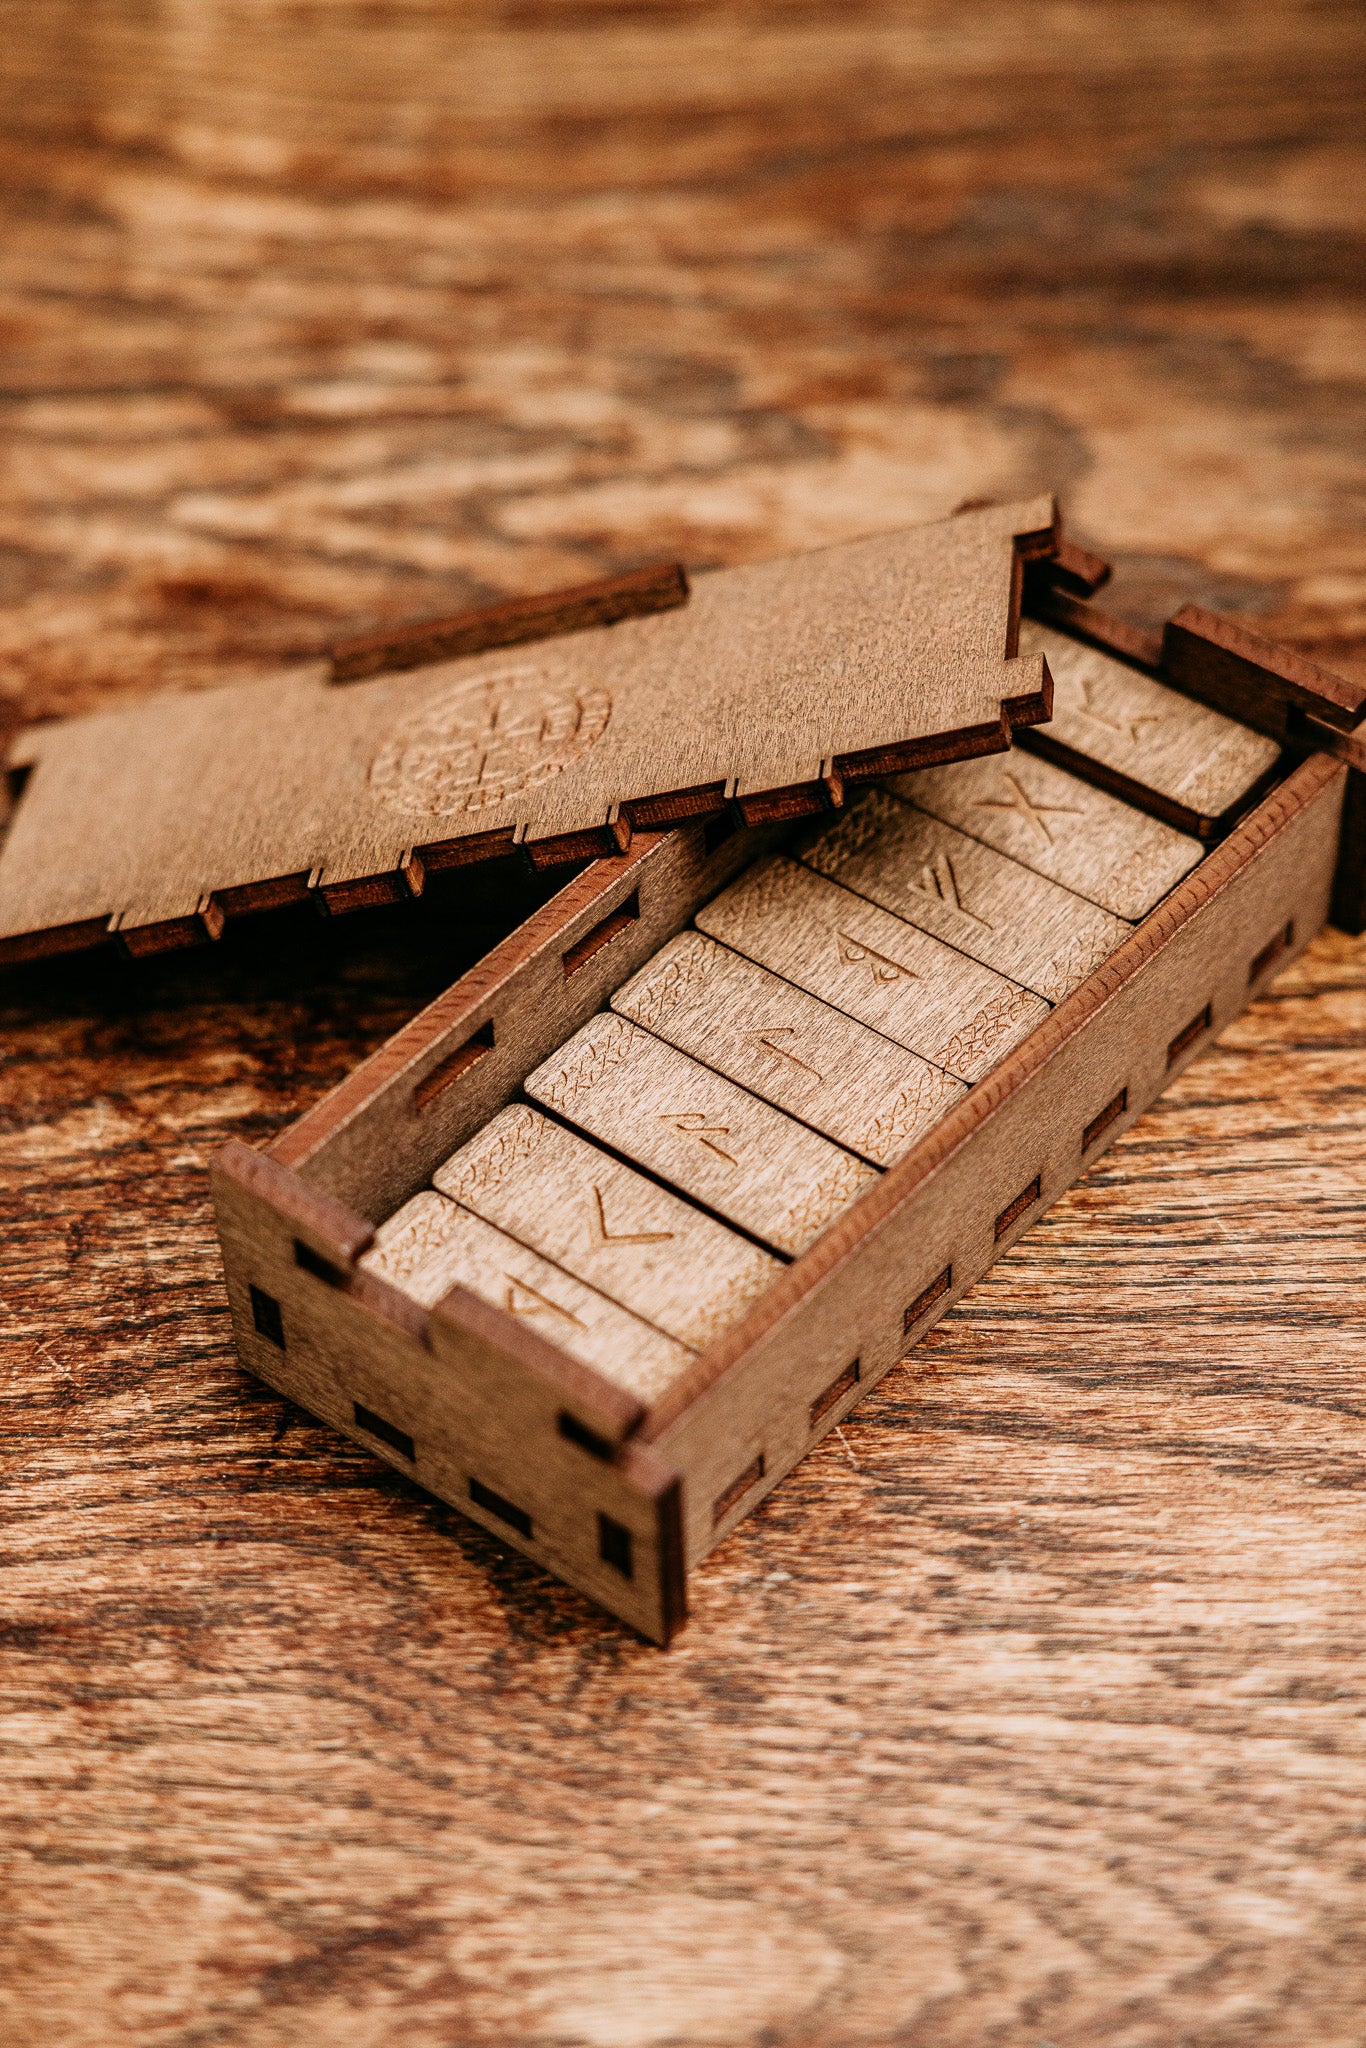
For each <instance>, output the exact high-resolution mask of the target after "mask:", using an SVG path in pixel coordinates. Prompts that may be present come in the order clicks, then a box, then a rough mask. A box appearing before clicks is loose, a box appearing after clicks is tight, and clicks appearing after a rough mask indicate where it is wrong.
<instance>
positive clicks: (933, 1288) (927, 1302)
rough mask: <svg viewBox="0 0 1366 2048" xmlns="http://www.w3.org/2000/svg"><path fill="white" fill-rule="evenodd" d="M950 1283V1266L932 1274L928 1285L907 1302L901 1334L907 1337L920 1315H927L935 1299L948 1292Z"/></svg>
mask: <svg viewBox="0 0 1366 2048" xmlns="http://www.w3.org/2000/svg"><path fill="white" fill-rule="evenodd" d="M952 1284H954V1270H952V1266H946V1268H944V1272H942V1274H936V1276H934V1280H932V1282H930V1286H926V1288H922V1290H920V1294H917V1296H915V1300H911V1303H907V1307H905V1315H903V1317H901V1335H903V1337H909V1333H911V1331H913V1329H915V1323H920V1319H922V1315H928V1313H930V1309H934V1305H936V1300H942V1298H944V1294H948V1290H950V1286H952Z"/></svg>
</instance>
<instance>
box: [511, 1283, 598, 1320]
mask: <svg viewBox="0 0 1366 2048" xmlns="http://www.w3.org/2000/svg"><path fill="white" fill-rule="evenodd" d="M503 1278H504V1279H505V1280H506V1281H507V1294H506V1295H505V1297H504V1299H503V1307H504V1308H505V1309H506V1310H507V1312H508V1314H509V1315H510V1316H536V1315H539V1314H540V1313H541V1311H542V1310H543V1309H549V1310H550V1312H551V1314H552V1315H557V1316H563V1317H564V1318H565V1320H566V1322H570V1323H573V1324H574V1326H575V1328H576V1329H579V1330H581V1329H582V1328H583V1321H582V1319H581V1318H580V1317H579V1316H576V1315H575V1313H574V1311H573V1309H571V1308H562V1307H561V1306H560V1304H559V1302H558V1301H552V1300H551V1299H550V1296H549V1295H548V1294H540V1293H538V1292H537V1290H536V1289H535V1288H534V1287H533V1286H532V1285H531V1282H530V1281H529V1280H519V1279H518V1278H517V1275H516V1274H515V1273H504V1275H503ZM523 1295H525V1296H527V1297H528V1298H527V1299H526V1300H525V1301H523V1300H521V1299H520V1298H519V1297H521V1296H523Z"/></svg>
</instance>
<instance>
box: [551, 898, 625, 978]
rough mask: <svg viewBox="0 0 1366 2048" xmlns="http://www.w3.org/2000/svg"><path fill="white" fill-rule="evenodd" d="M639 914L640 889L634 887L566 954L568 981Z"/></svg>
mask: <svg viewBox="0 0 1366 2048" xmlns="http://www.w3.org/2000/svg"><path fill="white" fill-rule="evenodd" d="M639 916H640V891H639V890H638V889H633V890H632V892H631V894H630V895H629V896H628V897H627V898H626V901H625V902H624V903H621V904H618V906H617V908H616V909H615V910H613V911H609V913H608V914H607V916H606V917H604V918H603V919H602V921H601V923H599V924H595V925H594V927H593V929H592V931H591V932H585V933H584V935H583V937H582V938H581V939H576V940H575V941H574V944H573V945H572V946H571V947H570V948H569V950H568V951H567V952H566V953H565V954H564V956H563V958H564V978H565V980H566V981H568V979H569V977H570V975H571V974H577V973H578V971H579V969H580V968H581V967H586V966H587V965H588V962H589V961H590V960H591V959H592V957H593V955H594V954H595V953H600V952H601V951H602V949H603V947H604V946H610V945H611V943H612V941H613V939H614V938H615V937H616V936H617V933H618V932H624V931H625V930H626V929H627V927H628V926H630V925H633V924H634V923H635V922H636V919H637V918H638V917H639Z"/></svg>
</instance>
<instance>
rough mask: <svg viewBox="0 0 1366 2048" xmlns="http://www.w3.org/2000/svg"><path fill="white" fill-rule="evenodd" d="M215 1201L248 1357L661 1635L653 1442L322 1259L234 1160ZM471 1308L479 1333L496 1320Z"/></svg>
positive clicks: (674, 1495)
mask: <svg viewBox="0 0 1366 2048" xmlns="http://www.w3.org/2000/svg"><path fill="white" fill-rule="evenodd" d="M305 1192H306V1191H305ZM214 1200H215V1208H216V1211H217V1220H218V1230H219V1236H220V1239H221V1241H222V1247H223V1264H224V1269H225V1273H226V1277H227V1286H228V1300H229V1305H230V1308H231V1312H232V1325H233V1335H234V1338H235V1341H236V1345H237V1351H238V1355H239V1357H240V1358H241V1360H242V1363H243V1365H244V1366H245V1367H246V1368H247V1370H248V1371H249V1372H252V1373H255V1374H256V1375H257V1376H258V1377H259V1378H261V1379H264V1380H266V1381H267V1382H268V1383H269V1384H270V1385H271V1386H273V1387H275V1388H277V1389H278V1390H279V1392H281V1393H282V1394H286V1395H288V1396H289V1398H290V1399H291V1400H294V1401H297V1402H298V1403H299V1404H300V1406H302V1407H304V1408H306V1409H308V1410H309V1412H310V1413H311V1414H314V1415H316V1416H318V1417H319V1418H320V1419H321V1420H322V1421H324V1422H327V1423H330V1424H331V1425H332V1426H333V1427H334V1428H335V1429H339V1430H341V1431H342V1432H343V1433H344V1434H345V1435H347V1436H350V1437H352V1438H354V1439H355V1441H356V1442H358V1443H361V1444H363V1445H364V1446H365V1447H366V1449H367V1450H370V1451H372V1452H374V1453H375V1455H376V1456H378V1457H381V1458H383V1459H385V1460H386V1462H387V1463H389V1464H391V1465H393V1466H394V1467H395V1468H396V1469H397V1470H398V1471H400V1472H402V1473H404V1474H405V1475H406V1476H407V1477H408V1478H410V1479H412V1480H414V1481H415V1482H416V1483H417V1484H418V1485H420V1486H424V1487H426V1488H427V1489H428V1490H429V1491H430V1492H432V1493H434V1494H437V1495H439V1496H440V1497H441V1499H443V1500H445V1501H448V1502H449V1503H450V1505H451V1506H452V1507H455V1508H458V1509H459V1510H460V1512H461V1513H462V1514H465V1515H468V1516H469V1517H470V1519H471V1520H472V1521H475V1522H478V1523H480V1524H481V1525H482V1526H483V1527H484V1528H486V1529H488V1530H489V1531H490V1532H491V1533H492V1534H493V1535H496V1536H498V1537H501V1538H502V1540H503V1541H504V1542H506V1543H509V1544H511V1545H512V1547H513V1548H514V1549H516V1550H519V1551H522V1552H523V1553H524V1554H525V1555H526V1556H528V1557H530V1558H533V1559H535V1561H536V1562H537V1563H538V1564H541V1565H543V1566H545V1568H546V1569H547V1570H549V1571H551V1572H553V1573H554V1574H555V1575H556V1576H557V1577H559V1578H561V1579H564V1580H566V1581H567V1582H568V1583H569V1584H570V1585H572V1586H575V1587H577V1588H578V1590H579V1591H580V1592H583V1593H586V1594H587V1595H588V1596H589V1598H590V1599H593V1600H595V1601H597V1602H598V1603H599V1604H600V1605H601V1606H603V1607H606V1608H607V1609H609V1610H610V1611H611V1612H612V1613H613V1614H616V1615H618V1616H620V1618H621V1619H622V1620H623V1621H627V1622H629V1623H630V1624H631V1625H632V1627H634V1628H637V1629H639V1630H640V1632H641V1633H642V1634H643V1635H645V1636H648V1637H649V1638H651V1640H653V1641H655V1642H667V1641H668V1639H669V1636H670V1635H671V1634H672V1632H673V1630H674V1629H675V1628H676V1627H677V1626H678V1625H679V1623H680V1622H681V1620H682V1618H683V1587H682V1563H681V1544H680V1536H679V1489H678V1482H677V1474H676V1473H675V1472H674V1471H673V1470H672V1468H671V1467H670V1466H669V1465H668V1463H667V1461H666V1460H665V1459H664V1458H663V1457H661V1456H660V1455H659V1454H658V1453H655V1452H652V1451H651V1450H649V1449H647V1448H643V1447H639V1448H638V1447H636V1446H634V1445H632V1444H630V1443H616V1444H614V1443H612V1442H610V1441H608V1440H607V1438H606V1437H604V1436H603V1435H602V1434H600V1431H601V1429H603V1428H605V1427H610V1424H611V1418H610V1416H608V1417H607V1418H606V1420H605V1421H604V1418H602V1417H600V1416H598V1415H597V1414H596V1413H594V1412H593V1411H592V1410H588V1411H587V1420H585V1413H584V1411H585V1407H586V1404H584V1403H582V1402H577V1403H574V1404H573V1405H572V1406H571V1405H569V1403H568V1402H567V1401H566V1398H565V1394H564V1391H563V1389H561V1388H557V1386H556V1385H555V1383H554V1381H553V1379H552V1378H551V1377H549V1376H548V1375H545V1374H543V1373H538V1372H535V1371H530V1370H528V1369H527V1368H526V1366H525V1364H524V1362H523V1361H522V1360H520V1359H519V1358H518V1357H517V1356H516V1355H515V1351H514V1350H513V1349H511V1348H509V1349H506V1350H505V1349H503V1348H502V1347H500V1346H499V1345H498V1344H497V1343H496V1342H494V1341H491V1340H490V1338H489V1336H488V1335H486V1334H485V1333H483V1332H481V1331H480V1330H478V1329H477V1328H461V1327H460V1325H459V1323H458V1322H457V1321H456V1320H455V1319H454V1318H453V1317H452V1316H450V1315H448V1314H445V1313H443V1312H442V1311H440V1310H438V1311H436V1312H434V1313H433V1314H432V1315H431V1316H428V1315H427V1313H426V1312H425V1311H424V1310H422V1309H421V1308H419V1307H418V1305H417V1304H416V1303H413V1302H410V1301H408V1300H407V1299H406V1298H405V1297H403V1296H401V1295H398V1294H395V1293H394V1292H393V1290H391V1289H388V1288H386V1287H384V1286H383V1284H382V1283H378V1282H374V1281H372V1280H370V1279H369V1276H367V1275H364V1274H355V1273H354V1272H351V1271H349V1270H348V1269H347V1267H346V1266H345V1265H343V1264H340V1263H337V1264H334V1263H333V1261H332V1260H331V1259H329V1257H328V1256H327V1253H328V1251H330V1250H331V1249H332V1247H331V1246H330V1245H324V1246H323V1247H322V1249H321V1250H320V1248H319V1239H318V1233H317V1231H316V1230H310V1231H308V1233H307V1235H305V1236H301V1235H300V1225H299V1222H298V1219H297V1218H296V1217H294V1216H291V1215H290V1214H288V1213H286V1212H285V1210H284V1209H282V1208H281V1207H280V1206H279V1205H278V1204H276V1203H275V1202H272V1200H271V1199H270V1198H269V1196H268V1194H267V1193H266V1192H263V1191H262V1190H261V1189H260V1188H257V1187H253V1186H251V1185H250V1184H249V1182H248V1181H247V1180H246V1179H245V1178H244V1177H242V1176H240V1175H238V1174H235V1173H233V1172H231V1171H229V1170H227V1169H226V1168H220V1169H219V1170H217V1171H216V1172H215V1176H214ZM301 1245H302V1256H301V1253H300V1246H301ZM339 1256H341V1257H344V1252H343V1253H341V1254H340V1255H339ZM484 1320H485V1322H486V1324H487V1328H488V1331H490V1332H494V1333H496V1331H497V1327H498V1325H499V1323H500V1322H501V1321H502V1319H501V1318H499V1317H498V1316H496V1314H494V1312H492V1311H489V1312H486V1314H485V1318H484ZM515 1341H516V1333H514V1342H515ZM569 1363H570V1364H571V1366H572V1361H570V1362H569ZM571 1398H572V1395H571ZM595 1425H597V1426H596V1427H595Z"/></svg>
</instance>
